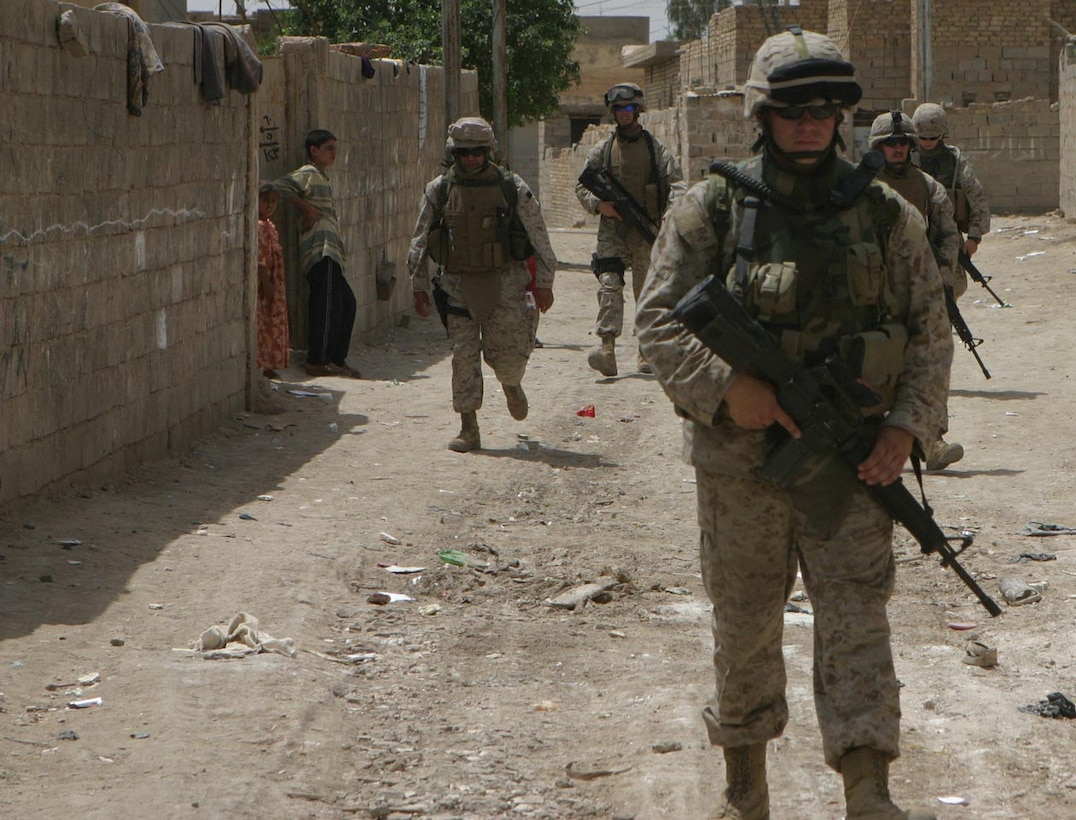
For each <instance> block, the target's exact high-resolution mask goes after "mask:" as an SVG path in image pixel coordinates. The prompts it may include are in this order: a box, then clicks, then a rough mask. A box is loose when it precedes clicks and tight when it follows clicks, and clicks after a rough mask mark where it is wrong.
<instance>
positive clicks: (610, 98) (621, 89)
mask: <svg viewBox="0 0 1076 820" xmlns="http://www.w3.org/2000/svg"><path fill="white" fill-rule="evenodd" d="M638 94H639V92H638V91H636V90H635V89H634V88H630V87H628V86H626V85H614V86H613V87H612V88H610V89H609V93H608V94H606V95H605V99H606V101H607V102H608V104H609V105H615V104H616V103H617V101H618V100H623V101H624V102H631V101H632V100H634V99H635V98H636V96H638Z"/></svg>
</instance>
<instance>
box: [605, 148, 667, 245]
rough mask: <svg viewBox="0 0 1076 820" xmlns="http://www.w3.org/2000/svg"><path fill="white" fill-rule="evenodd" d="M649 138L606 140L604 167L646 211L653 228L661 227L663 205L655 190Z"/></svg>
mask: <svg viewBox="0 0 1076 820" xmlns="http://www.w3.org/2000/svg"><path fill="white" fill-rule="evenodd" d="M651 139H652V138H651V136H650V134H649V133H647V132H646V131H642V132H641V133H640V134H639V137H638V138H637V139H634V140H626V139H620V137H618V136H617V135H616V134H615V133H614V134H613V135H612V136H611V137H610V141H609V146H608V148H607V149H606V152H605V167H606V168H607V169H608V170H609V173H610V174H612V175H613V176H614V177H615V178H616V179H617V181H618V182H619V183H620V184H621V185H623V186H624V188H625V189H626V190H627V192H628V193H629V194H631V195H632V196H633V197H634V198H635V201H636V202H638V203H639V204H640V205H642V206H643V208H644V209H645V210H646V215H647V216H648V217H650V221H651V222H653V223H654V224H655V225H660V224H661V214H662V211H663V210H664V203H662V202H661V192H660V191H659V190H658V179H657V161H656V158H655V156H654V146H653V145H652V144H651V142H650V141H651Z"/></svg>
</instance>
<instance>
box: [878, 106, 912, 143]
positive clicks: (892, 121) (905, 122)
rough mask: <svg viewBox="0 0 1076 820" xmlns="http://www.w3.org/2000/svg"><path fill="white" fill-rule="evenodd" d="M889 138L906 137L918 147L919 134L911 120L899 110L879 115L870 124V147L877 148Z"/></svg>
mask: <svg viewBox="0 0 1076 820" xmlns="http://www.w3.org/2000/svg"><path fill="white" fill-rule="evenodd" d="M890 137H907V138H908V139H910V140H911V141H912V145H914V146H915V147H916V148H918V147H919V134H918V133H917V132H916V130H915V123H913V122H912V118H911V117H909V116H908V115H907V114H905V113H904V112H902V111H900V110H899V109H894V110H893V111H886V112H885V113H884V114H879V115H878V116H877V117H875V118H874V122H873V123H871V134H870V147H871V148H877V147H878V146H879V145H881V144H882V143H883V142H885V141H886V140H887V139H889V138H890Z"/></svg>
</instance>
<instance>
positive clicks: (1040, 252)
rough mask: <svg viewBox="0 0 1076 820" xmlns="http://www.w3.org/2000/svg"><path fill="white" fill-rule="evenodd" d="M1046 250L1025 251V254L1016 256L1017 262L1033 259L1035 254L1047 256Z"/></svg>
mask: <svg viewBox="0 0 1076 820" xmlns="http://www.w3.org/2000/svg"><path fill="white" fill-rule="evenodd" d="M1045 255H1046V251H1032V252H1031V253H1025V254H1024V255H1023V256H1018V257H1016V261H1017V262H1023V261H1024V260H1025V259H1031V258H1032V257H1033V256H1045Z"/></svg>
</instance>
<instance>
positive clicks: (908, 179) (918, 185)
mask: <svg viewBox="0 0 1076 820" xmlns="http://www.w3.org/2000/svg"><path fill="white" fill-rule="evenodd" d="M878 179H880V180H882V182H884V183H886V184H887V185H888V186H889V187H890V188H892V189H893V190H894V191H896V192H897V193H898V194H900V195H901V196H902V197H904V198H905V199H906V200H908V202H910V203H911V204H912V205H914V206H915V208H916V210H918V211H919V213H921V214H922V215H923V219H925V220H927V222H928V223H929V222H930V186H929V185H928V184H927V181H926V179H924V177H923V172H922V171H920V170H919V169H918V168H913V167H909V168H908V169H907V170H906V171H905V172H904V174H902V175H900V176H897V175H894V174H892V173H891V172H890V170H889V169H888V168H883V169H882V172H881V173H880V174H878Z"/></svg>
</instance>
